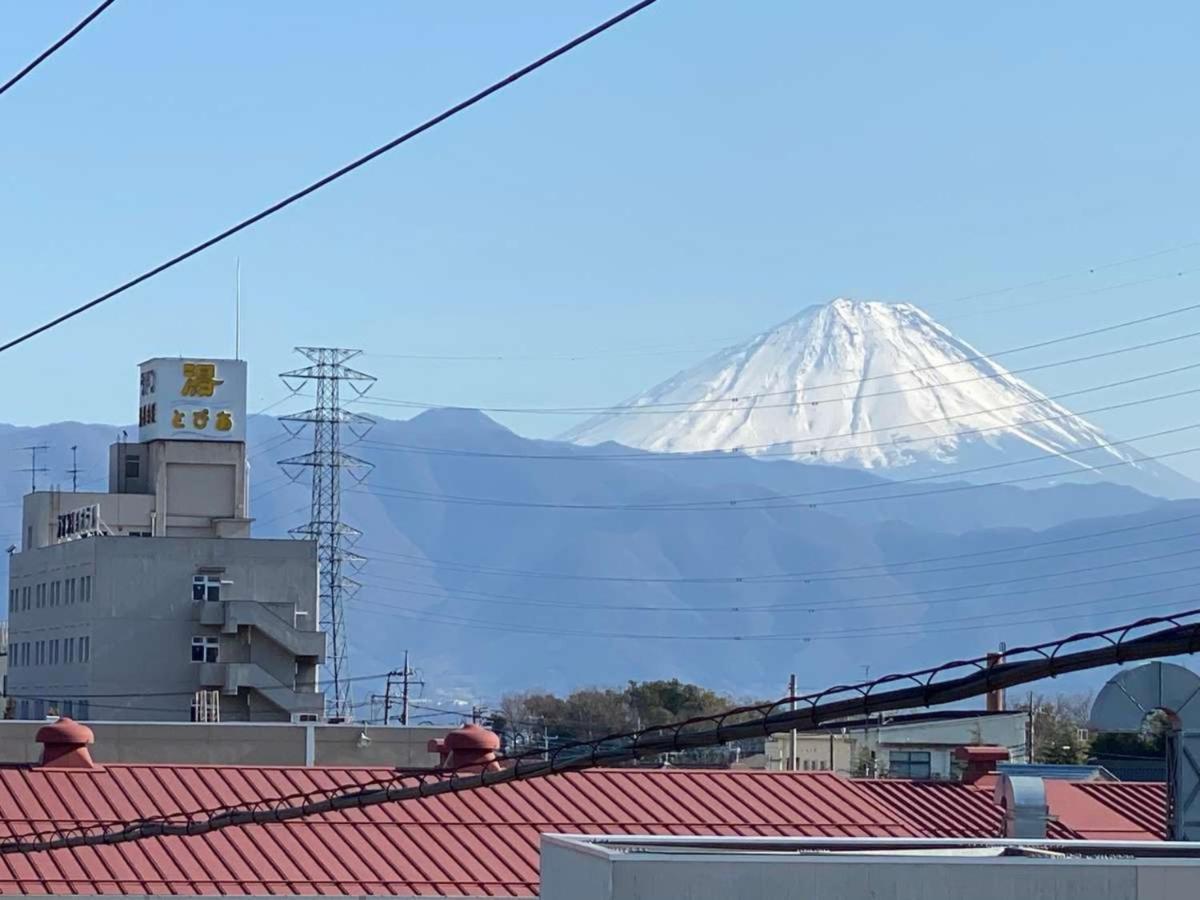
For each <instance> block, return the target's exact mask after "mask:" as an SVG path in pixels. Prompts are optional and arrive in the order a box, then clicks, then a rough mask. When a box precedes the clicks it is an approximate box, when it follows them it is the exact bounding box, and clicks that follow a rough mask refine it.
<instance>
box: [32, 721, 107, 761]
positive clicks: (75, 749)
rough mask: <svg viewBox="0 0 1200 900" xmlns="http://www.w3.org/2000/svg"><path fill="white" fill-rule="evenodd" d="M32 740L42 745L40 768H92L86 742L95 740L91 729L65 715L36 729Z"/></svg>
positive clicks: (90, 755)
mask: <svg viewBox="0 0 1200 900" xmlns="http://www.w3.org/2000/svg"><path fill="white" fill-rule="evenodd" d="M34 740H35V741H37V742H38V743H39V744H41V745H42V768H45V769H94V768H96V764H95V763H94V762H92V754H91V753H89V752H88V744H91V743H92V742H93V741H94V740H95V735H94V734H92V729H90V728H88V727H87V726H86V725H81V724H80V723H79V722H76V721H75V720H74V719H68V718H66V717H65V716H64V717H63V718H61V719H59V720H58V721H57V722H54V723H53V724H50V725H43V726H42V727H41V728H39V729H38V732H37V735H35V736H34Z"/></svg>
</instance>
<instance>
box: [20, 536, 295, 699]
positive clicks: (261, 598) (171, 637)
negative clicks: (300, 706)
mask: <svg viewBox="0 0 1200 900" xmlns="http://www.w3.org/2000/svg"><path fill="white" fill-rule="evenodd" d="M202 570H208V571H210V572H212V573H213V574H216V575H219V577H220V578H221V579H222V580H223V581H227V582H232V583H230V584H223V585H222V587H221V598H222V600H223V601H224V600H243V601H252V602H262V603H273V604H285V605H286V607H285V608H288V609H295V610H297V611H300V612H306V613H308V615H307V616H305V617H301V618H299V619H298V622H299V624H300V628H301V629H304V630H310V631H311V630H313V629H315V628H316V623H317V620H318V617H317V562H316V547H315V545H314V544H313V543H311V542H307V541H291V540H249V539H245V540H239V539H218V538H193V539H181V538H169V537H168V538H131V537H93V538H86V539H84V540H78V541H71V542H68V543H63V544H55V545H53V546H50V547H44V548H41V549H39V550H34V551H31V552H25V553H19V554H14V555H13V556H12V557H11V559H10V585H11V587H13V588H16V589H17V590H18V591H19V590H20V589H22V588H23V587H24V586H26V585H33V584H35V583H37V582H40V581H47V580H58V579H62V578H74V577H78V576H80V575H83V574H90V575H92V598H91V602H90V603H79V602H77V603H75V604H73V605H70V606H64V605H59V606H57V607H54V608H43V609H32V610H28V611H26V610H17V611H13V610H10V613H9V622H10V629H11V636H10V640H11V642H12V643H13V644H14V645H15V644H16V643H18V642H25V641H34V642H36V641H41V640H45V641H51V640H59V641H62V640H64V639H65V638H67V637H73V638H75V639H76V640H78V638H79V637H82V636H87V637H88V638H89V639H90V644H91V658H90V661H89V662H87V663H79V662H76V663H73V664H70V665H67V664H65V663H60V664H59V665H56V666H52V665H41V666H29V667H24V666H17V667H14V668H13V669H12V670H11V671H10V677H9V684H10V692H11V694H12V695H13V696H14V697H17V698H22V697H24V698H26V699H27V700H29V702H30V705H31V708H30V709H29V711H28V714H30V715H37V714H40V712H44V711H46V710H47V709H48V704H46V703H43V704H42V706H41V707H38V708H36V709H34V708H32V707H33V705H34V704H36V703H37V702H38V700H39V698H40V699H42V700H55V701H60V700H72V701H73V702H74V704H75V710H74V712H75V714H77V715H78V714H79V707H78V705H77V704H78V701H79V700H82V699H84V698H87V699H88V707H87V713H88V717H89V718H108V719H126V720H128V719H136V720H143V721H144V720H148V719H161V720H164V721H188V720H189V719H190V717H191V700H192V695H193V694H194V692H195V691H196V690H197V689H198V688H199V687H200V686H201V685H200V684H199V672H198V668H197V666H196V664H194V663H193V662H192V660H191V641H192V638H193V637H194V636H215V637H218V639H219V643H220V662H221V663H226V662H253V663H255V664H257V665H260V666H262V667H263V669H264V670H266V671H267V672H269V673H270V674H271V675H272V676H273V677H274V678H275V679H277V680H278V681H279V682H282V683H283V684H285V685H291V684H293V682H294V680H295V675H296V658H295V657H294V656H292V655H291V654H290V653H286V652H280V650H279V648H278V647H277V646H272V644H271V642H270V641H269V639H267V638H265V637H264V636H263V635H261V633H259V632H257V631H255V630H253V629H249V628H242V629H239V631H238V632H237V633H236V634H222V633H221V628H220V626H219V625H205V624H201V622H200V618H201V613H202V611H203V606H204V603H203V602H200V603H198V602H195V601H193V600H192V594H191V586H192V578H193V576H194V575H196V574H197V573H198V572H200V571H202ZM105 694H110V695H126V696H114V697H102V696H97V695H105ZM138 694H141V695H142V696H136V695H138ZM129 695H135V696H129ZM156 695H157V696H156ZM18 703H19V699H18ZM257 709H258V713H259V715H266V716H269V717H270V718H271V719H273V720H280V721H286V720H287V719H288V718H289V717H290V715H289V713H287V712H286V711H284V710H282V709H280V708H278V707H277V706H274V705H271V704H268V705H267V706H266V707H258V708H257ZM59 712H64V713H65V709H62V708H60V709H59ZM250 715H251V706H250V701H249V700H248V695H247V693H246V692H245V691H243V692H242V693H241V694H239V695H238V696H223V697H222V698H221V718H222V720H239V719H247V718H249V717H250Z"/></svg>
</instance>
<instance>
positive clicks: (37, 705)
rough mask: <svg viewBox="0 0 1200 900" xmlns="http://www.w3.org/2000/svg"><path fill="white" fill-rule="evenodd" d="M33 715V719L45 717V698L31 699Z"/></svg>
mask: <svg viewBox="0 0 1200 900" xmlns="http://www.w3.org/2000/svg"><path fill="white" fill-rule="evenodd" d="M33 717H34V718H35V719H44V718H46V701H45V700H34V701H33Z"/></svg>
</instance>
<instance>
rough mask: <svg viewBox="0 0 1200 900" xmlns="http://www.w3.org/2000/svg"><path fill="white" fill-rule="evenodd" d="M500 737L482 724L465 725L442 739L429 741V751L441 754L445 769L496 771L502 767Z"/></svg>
mask: <svg viewBox="0 0 1200 900" xmlns="http://www.w3.org/2000/svg"><path fill="white" fill-rule="evenodd" d="M499 749H500V738H499V737H498V736H497V735H496V734H495V733H494V732H491V731H488V730H487V729H486V728H484V727H483V726H481V725H474V724H472V725H464V726H462V728H456V729H455V730H454V731H451V732H450V733H449V734H447V735H446V736H445V737H444V738H442V739H440V740H432V741H430V742H429V752H430V753H437V754H438V755H439V756H441V758H442V759H441V763H440V765H441V767H442V768H444V769H468V770H471V769H474V770H476V771H481V772H482V771H487V772H494V771H496V770H497V769H499V768H500V763H498V762H497V761H496V751H497V750H499Z"/></svg>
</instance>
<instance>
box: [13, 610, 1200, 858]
mask: <svg viewBox="0 0 1200 900" xmlns="http://www.w3.org/2000/svg"><path fill="white" fill-rule="evenodd" d="M1197 613H1200V610H1195V609H1192V610H1187V611H1184V612H1179V613H1176V614H1173V615H1170V616H1160V617H1155V618H1147V619H1141V620H1139V621H1137V622H1131V623H1128V624H1125V625H1121V626H1117V627H1116V628H1110V629H1107V630H1105V631H1092V632H1084V633H1080V634H1075V635H1072V636H1070V637H1067V638H1062V639H1059V640H1055V641H1050V642H1047V643H1044V644H1038V645H1035V646H1031V647H1015V648H1013V649H1011V650H1009V651H1007V655H1006V657H1005V661H1004V662H1001V663H998V664H993V663H994V660H991V659H989V658H988V657H986V656H985V657H978V658H975V659H968V660H957V661H954V662H947V663H943V664H941V665H938V666H934V667H932V668H928V669H923V670H920V671H917V672H908V673H903V674H893V675H887V676H885V677H883V678H879V679H875V680H874V681H867V682H862V683H859V684H853V685H838V686H835V687H830V688H828V689H826V690H824V691H820V692H816V693H812V694H807V695H805V696H803V697H783V698H780V699H779V700H775V701H772V702H769V703H762V704H758V705H754V706H742V707H736V708H734V709H727V710H723V711H721V712H718V713H715V714H711V715H702V716H696V717H694V718H691V719H685V720H682V721H677V722H671V723H668V724H665V725H656V726H652V727H650V728H644V729H639V730H638V731H631V732H624V733H619V734H612V735H608V736H606V737H603V738H600V739H597V740H588V741H569V742H565V743H563V744H561V745H559V746H558V747H555V748H552V749H550V750H549V751H546V750H544V749H543V748H540V747H538V748H531V749H530V750H527V751H525V752H523V753H520V754H514V755H512V756H509V757H508V758H507V764H506V765H504V766H502V767H500V768H499V769H497V770H495V771H487V770H485V771H482V772H480V771H478V768H479V767H478V766H477V765H476V766H474V767H473V768H468V767H463V768H461V769H458V770H453V769H450V770H447V769H441V770H436V771H433V772H425V773H413V772H406V773H396V775H395V776H393V777H391V778H386V779H380V780H379V781H376V782H372V783H369V784H367V785H365V786H364V785H361V784H358V785H353V786H350V787H345V786H331V787H328V788H325V789H315V790H313V791H311V792H309V793H308V794H306V795H305V797H304V799H303V801H298V802H295V803H294V804H291V805H287V804H285V803H282V802H281V801H280V798H278V797H262V796H260V797H257V798H255V799H253V800H251V801H248V802H243V803H236V804H233V805H221V806H214V807H211V808H208V809H205V810H197V811H194V812H184V811H180V812H177V813H174V814H166V815H160V816H152V817H146V818H134V819H129V820H125V821H120V822H113V821H108V822H95V821H87V822H76V823H74V824H57V825H53V826H50V827H44V828H42V829H41V830H31V831H30V832H28V833H25V834H14V835H12V836H11V837H8V838H6V839H5V840H3V841H0V853H17V854H30V853H35V852H39V851H47V850H55V849H60V848H67V847H83V846H100V845H112V844H119V843H125V842H129V841H137V840H144V839H146V838H152V837H160V836H173V835H174V836H180V837H184V836H189V837H190V836H194V835H198V834H207V833H209V832H213V831H218V830H220V829H223V828H229V827H236V826H241V825H253V824H261V825H266V824H273V823H283V822H288V821H292V820H299V819H304V818H308V817H313V816H319V815H325V814H329V813H336V812H341V811H345V810H350V809H363V808H366V807H370V806H377V805H380V804H383V803H395V802H399V801H405V800H417V799H420V798H422V797H432V796H438V795H442V794H452V793H464V792H467V791H471V790H476V789H479V788H482V787H487V786H490V785H496V784H502V783H504V782H510V781H519V780H525V779H531V778H538V777H544V776H546V775H550V774H553V773H555V772H566V771H576V770H581V769H588V768H593V767H596V766H602V765H611V764H615V763H619V762H626V761H630V760H634V759H638V758H641V757H647V756H656V755H659V754H662V753H670V752H675V751H680V750H688V749H695V748H700V747H709V746H716V745H720V744H726V743H728V742H730V741H735V740H742V739H746V738H756V737H763V736H767V735H770V734H775V733H779V732H784V731H790V730H792V729H795V730H800V731H804V730H810V729H813V728H816V727H818V726H820V725H821V724H822V723H827V722H831V721H834V720H838V719H848V718H852V717H856V716H860V717H867V716H870V715H872V714H875V713H881V712H889V711H892V710H903V709H915V708H919V707H931V706H940V705H943V704H947V703H953V702H957V701H960V700H965V699H968V698H970V697H975V696H979V695H982V694H986V693H988V692H990V691H995V690H1001V689H1008V688H1013V687H1016V686H1018V685H1022V684H1029V683H1031V682H1034V681H1040V680H1042V679H1043V678H1050V677H1055V676H1058V675H1064V674H1068V673H1070V672H1080V671H1085V670H1088V669H1094V668H1098V667H1101V666H1107V665H1112V664H1114V663H1126V662H1133V661H1136V660H1142V659H1155V658H1162V657H1168V656H1177V655H1181V654H1185V653H1194V652H1196V650H1197V649H1200V627H1198V626H1197V625H1196V624H1195V623H1194V622H1192V621H1189V620H1191V619H1194V618H1195V616H1196V615H1197ZM897 685H898V687H897Z"/></svg>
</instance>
